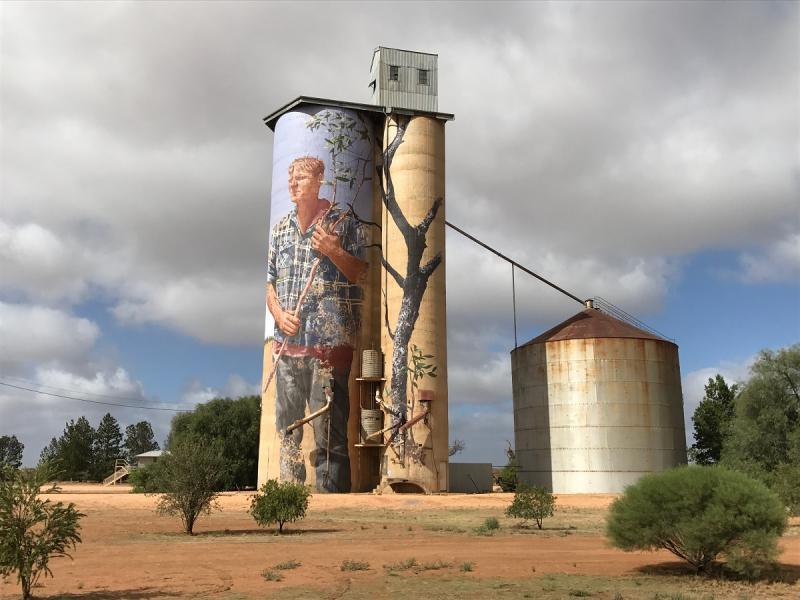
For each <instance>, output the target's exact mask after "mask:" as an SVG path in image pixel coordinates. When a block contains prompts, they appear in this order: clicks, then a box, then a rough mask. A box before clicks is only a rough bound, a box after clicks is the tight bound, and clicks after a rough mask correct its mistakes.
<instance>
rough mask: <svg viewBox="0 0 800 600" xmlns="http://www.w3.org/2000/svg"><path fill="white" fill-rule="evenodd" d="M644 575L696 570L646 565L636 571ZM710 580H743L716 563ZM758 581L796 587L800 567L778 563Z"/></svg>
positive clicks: (676, 565) (672, 564)
mask: <svg viewBox="0 0 800 600" xmlns="http://www.w3.org/2000/svg"><path fill="white" fill-rule="evenodd" d="M636 570H637V571H639V572H640V573H642V574H644V575H673V576H679V577H680V576H694V575H695V574H696V573H695V570H694V567H692V566H691V565H690V564H688V563H686V562H681V561H674V562H666V563H657V564H653V565H644V566H642V567H639V568H638V569H636ZM708 578H709V579H727V580H730V581H737V580H741V579H742V578H741V577H738V576H737V575H736V574H735V573H732V572H730V571H727V570H726V569H725V567H724V564H723V563H714V564H713V565H712V567H711V570H710V572H709V574H708ZM757 581H761V582H763V583H787V584H789V585H794V584H795V583H797V582H798V581H800V565H789V564H785V563H778V565H777V566H776V568H775V570H773V571H770V572H768V573H764V575H763V576H761V577H759V578H758V579H757Z"/></svg>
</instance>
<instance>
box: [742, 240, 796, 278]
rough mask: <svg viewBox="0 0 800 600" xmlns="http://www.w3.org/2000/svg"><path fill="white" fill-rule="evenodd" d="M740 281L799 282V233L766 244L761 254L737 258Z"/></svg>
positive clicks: (750, 254)
mask: <svg viewBox="0 0 800 600" xmlns="http://www.w3.org/2000/svg"><path fill="white" fill-rule="evenodd" d="M739 264H740V267H741V269H742V273H741V279H742V280H743V281H745V282H746V283H783V282H786V283H796V282H797V281H800V233H794V234H790V235H787V236H785V237H783V238H780V239H777V240H775V241H773V242H772V243H770V244H767V245H766V246H765V247H764V248H763V250H762V251H761V252H757V253H750V252H745V253H743V254H742V255H741V256H740V257H739Z"/></svg>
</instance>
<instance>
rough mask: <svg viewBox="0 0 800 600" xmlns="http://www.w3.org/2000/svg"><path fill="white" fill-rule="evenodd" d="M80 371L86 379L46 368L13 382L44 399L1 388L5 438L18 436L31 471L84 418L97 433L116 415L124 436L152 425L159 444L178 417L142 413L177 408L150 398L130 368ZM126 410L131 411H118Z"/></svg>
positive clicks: (0, 432) (0, 419)
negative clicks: (56, 439) (104, 420)
mask: <svg viewBox="0 0 800 600" xmlns="http://www.w3.org/2000/svg"><path fill="white" fill-rule="evenodd" d="M80 368H81V371H85V373H76V372H75V371H73V370H70V369H65V368H60V367H40V368H37V369H36V370H35V373H34V375H32V377H31V379H30V380H24V379H19V378H7V379H8V381H9V382H10V383H13V384H15V385H17V384H18V385H19V386H20V387H26V388H31V389H36V390H40V391H41V392H44V393H35V392H31V391H27V390H20V389H15V388H10V387H7V386H2V388H0V435H4V434H5V435H11V434H13V435H16V436H17V437H18V438H19V440H20V441H21V442H22V443H23V444H24V445H25V450H24V456H23V461H24V464H25V465H26V466H33V465H35V464H36V463H37V461H38V460H39V453H40V452H41V450H42V449H43V448H44V447H45V446H46V445H47V444H48V442H49V440H50V438H52V437H59V436H60V435H61V433H62V431H63V429H64V425H65V424H66V423H67V422H68V421H70V420H73V419H77V418H78V417H80V416H85V417H86V418H87V419H88V420H89V423H90V424H91V425H92V427H97V426H98V425H99V423H100V420H101V419H102V417H103V415H105V414H106V413H111V415H112V416H114V418H116V419H117V421H118V422H119V424H120V429H121V431H122V432H124V430H125V427H126V426H127V425H130V424H133V423H136V422H138V421H143V420H146V421H149V422H150V423H151V424H152V426H153V431H154V433H155V435H156V439H157V440H158V441H159V443H161V441H163V439H164V438H165V437H166V435H167V433H168V432H169V424H170V420H171V418H172V416H173V415H174V414H175V413H173V412H168V411H161V410H147V409H145V408H136V407H137V406H159V407H161V408H176V407H174V406H170V405H166V404H159V403H158V402H156V401H154V400H152V399H150V398H148V397H147V396H146V395H145V392H144V387H143V385H142V383H141V382H140V381H137V380H135V379H133V378H132V377H131V376H130V374H129V373H128V372H127V371H126V370H125V369H124V368H122V367H111V368H108V369H105V368H103V367H97V366H93V365H92V364H85V365H82V366H81V367H80ZM75 398H78V399H75ZM80 399H83V400H80ZM120 404H126V405H128V406H126V407H122V406H113V405H120ZM132 407H133V408H132Z"/></svg>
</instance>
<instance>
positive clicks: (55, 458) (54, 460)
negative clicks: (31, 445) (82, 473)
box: [39, 437, 61, 474]
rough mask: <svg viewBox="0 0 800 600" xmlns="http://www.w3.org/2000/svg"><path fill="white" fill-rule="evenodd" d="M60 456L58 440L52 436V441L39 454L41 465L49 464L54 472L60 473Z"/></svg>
mask: <svg viewBox="0 0 800 600" xmlns="http://www.w3.org/2000/svg"><path fill="white" fill-rule="evenodd" d="M59 456H60V455H59V449H58V440H57V439H56V438H54V437H53V438H50V443H49V444H48V445H47V446H45V447H44V448H43V449H42V452H41V453H40V454H39V466H40V467H42V466H44V465H47V466H48V467H49V468H50V469H52V471H53V473H55V474H58V473H59V472H60V471H61V464H60V463H61V461H60V459H59Z"/></svg>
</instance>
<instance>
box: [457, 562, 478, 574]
mask: <svg viewBox="0 0 800 600" xmlns="http://www.w3.org/2000/svg"><path fill="white" fill-rule="evenodd" d="M474 568H475V563H474V562H469V561H467V562H463V563H461V566H460V567H459V569H461V572H462V573H469V572H470V571H472V570H473V569H474Z"/></svg>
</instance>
